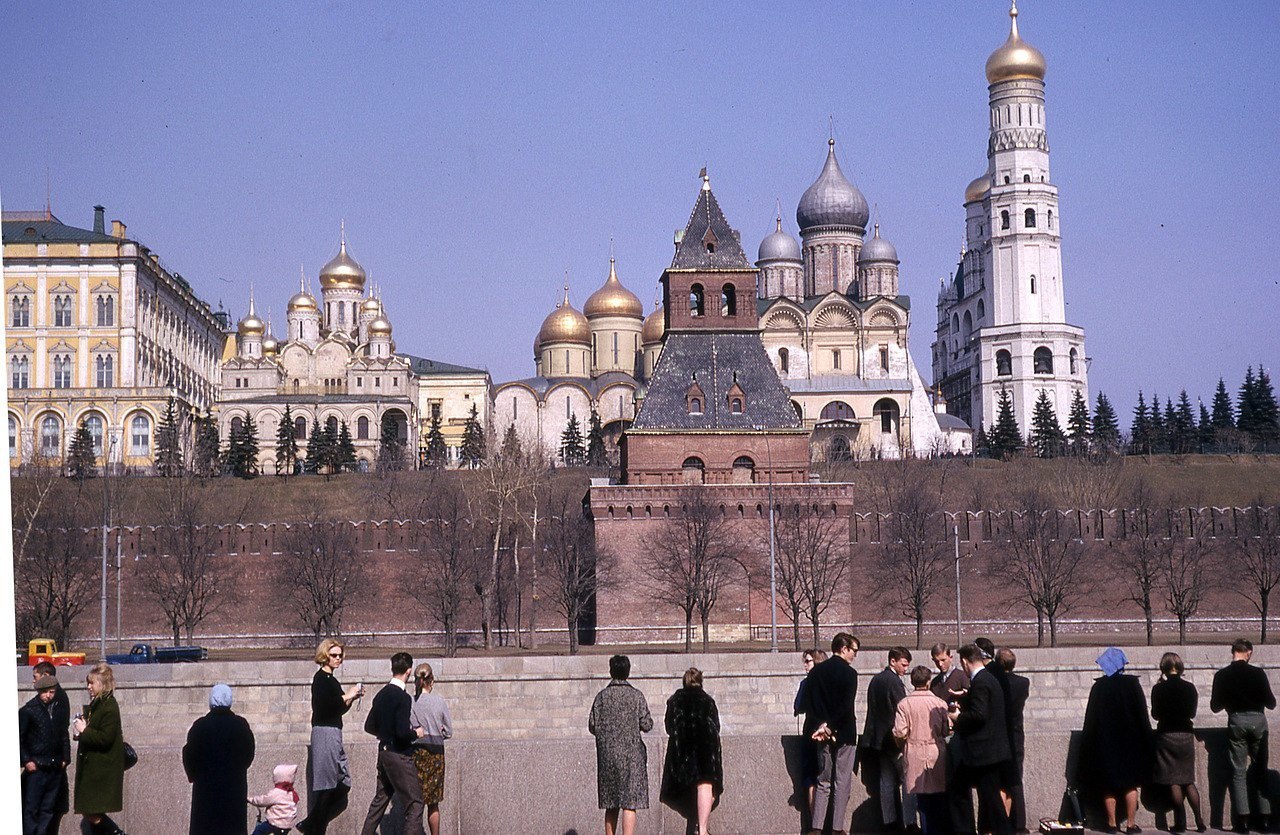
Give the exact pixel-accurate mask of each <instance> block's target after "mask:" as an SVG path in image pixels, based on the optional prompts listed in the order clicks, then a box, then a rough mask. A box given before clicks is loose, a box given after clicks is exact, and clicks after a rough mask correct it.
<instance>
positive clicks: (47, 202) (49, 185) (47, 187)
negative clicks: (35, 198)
mask: <svg viewBox="0 0 1280 835" xmlns="http://www.w3.org/2000/svg"><path fill="white" fill-rule="evenodd" d="M44 217H45V220H51V219H52V218H53V180H52V178H51V177H50V175H49V164H48V163H45V166H44Z"/></svg>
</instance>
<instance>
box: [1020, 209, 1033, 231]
mask: <svg viewBox="0 0 1280 835" xmlns="http://www.w3.org/2000/svg"><path fill="white" fill-rule="evenodd" d="M1022 225H1023V226H1025V227H1027V228H1028V229H1035V228H1036V210H1035V209H1027V210H1026V211H1025V212H1023V213H1022Z"/></svg>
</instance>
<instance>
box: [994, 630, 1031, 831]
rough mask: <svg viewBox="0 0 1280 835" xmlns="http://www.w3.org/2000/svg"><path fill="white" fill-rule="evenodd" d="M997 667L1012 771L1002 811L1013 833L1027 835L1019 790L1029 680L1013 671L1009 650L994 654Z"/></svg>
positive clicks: (1024, 803)
mask: <svg viewBox="0 0 1280 835" xmlns="http://www.w3.org/2000/svg"><path fill="white" fill-rule="evenodd" d="M996 663H998V664H999V665H1000V668H1001V669H1002V670H1004V679H1005V681H1007V682H1008V683H1009V691H1008V692H1009V702H1008V704H1007V705H1005V708H1006V710H1005V715H1007V716H1008V717H1009V722H1008V725H1009V750H1010V753H1011V754H1013V760H1012V762H1013V767H1012V768H1010V769H1009V772H1008V775H1007V779H1006V780H1005V782H1006V786H1005V791H1006V800H1005V810H1006V811H1007V812H1008V813H1009V818H1010V825H1011V826H1012V827H1013V830H1014V832H1016V833H1027V832H1029V830H1028V829H1027V801H1026V797H1025V795H1024V794H1023V790H1022V763H1023V760H1024V758H1025V757H1026V753H1027V732H1026V725H1025V724H1024V722H1023V712H1024V710H1025V709H1026V706H1027V699H1028V698H1030V696H1031V679H1029V678H1027V677H1026V676H1020V675H1018V674H1017V673H1015V672H1014V671H1013V669H1014V667H1015V666H1017V663H1018V656H1017V655H1015V654H1014V652H1013V650H1011V649H1009V648H1008V647H1000V648H999V649H997V650H996Z"/></svg>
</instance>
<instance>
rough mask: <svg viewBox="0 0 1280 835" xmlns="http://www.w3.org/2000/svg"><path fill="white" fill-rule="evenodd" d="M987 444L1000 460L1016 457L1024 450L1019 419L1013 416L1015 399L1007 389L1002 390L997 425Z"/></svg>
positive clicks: (992, 429)
mask: <svg viewBox="0 0 1280 835" xmlns="http://www.w3.org/2000/svg"><path fill="white" fill-rule="evenodd" d="M987 443H988V445H989V446H990V448H991V455H992V456H993V457H996V458H1000V459H1005V458H1008V457H1009V456H1011V455H1015V454H1016V453H1018V452H1019V451H1020V450H1021V449H1022V432H1021V430H1019V429H1018V419H1017V418H1016V417H1014V416H1013V399H1012V398H1010V397H1009V391H1008V390H1007V389H1000V400H999V402H998V404H997V406H996V423H995V426H993V427H992V428H991V434H989V435H988V436H987Z"/></svg>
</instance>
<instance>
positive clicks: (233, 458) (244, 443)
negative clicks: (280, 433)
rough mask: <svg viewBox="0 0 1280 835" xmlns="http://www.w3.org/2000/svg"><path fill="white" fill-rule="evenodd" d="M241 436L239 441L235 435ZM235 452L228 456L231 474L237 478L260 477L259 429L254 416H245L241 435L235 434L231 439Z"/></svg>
mask: <svg viewBox="0 0 1280 835" xmlns="http://www.w3.org/2000/svg"><path fill="white" fill-rule="evenodd" d="M236 434H238V435H239V440H238V443H237V439H236V437H235V435H236ZM231 443H232V446H233V448H234V450H235V451H234V452H233V453H232V454H230V455H228V463H229V464H230V465H231V474H232V475H234V476H235V477H236V478H256V477H257V476H258V452H259V450H258V427H257V424H255V423H254V422H253V415H245V418H244V423H243V424H241V426H240V432H239V433H233V436H232V439H231Z"/></svg>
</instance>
